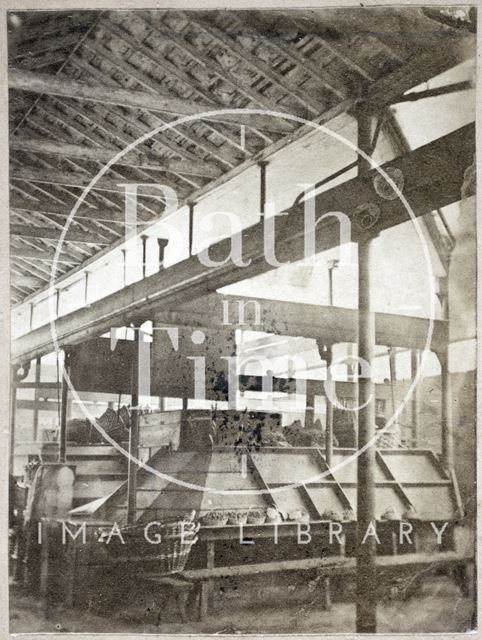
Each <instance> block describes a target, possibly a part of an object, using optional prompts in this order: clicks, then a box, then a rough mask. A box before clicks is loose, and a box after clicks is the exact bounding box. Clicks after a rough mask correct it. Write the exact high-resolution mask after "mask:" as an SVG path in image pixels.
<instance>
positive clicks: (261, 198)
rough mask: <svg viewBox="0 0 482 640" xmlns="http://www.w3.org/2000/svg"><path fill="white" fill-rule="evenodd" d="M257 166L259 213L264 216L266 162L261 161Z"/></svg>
mask: <svg viewBox="0 0 482 640" xmlns="http://www.w3.org/2000/svg"><path fill="white" fill-rule="evenodd" d="M258 164H259V169H260V175H259V211H260V213H261V215H262V216H264V213H265V209H266V167H267V165H268V163H267V162H266V160H262V161H261V162H259V163H258Z"/></svg>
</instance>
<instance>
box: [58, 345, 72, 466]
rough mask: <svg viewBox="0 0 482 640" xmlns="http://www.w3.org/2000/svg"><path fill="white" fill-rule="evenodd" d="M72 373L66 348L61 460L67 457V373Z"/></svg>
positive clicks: (62, 400)
mask: <svg viewBox="0 0 482 640" xmlns="http://www.w3.org/2000/svg"><path fill="white" fill-rule="evenodd" d="M69 374H70V352H69V351H68V350H67V349H65V350H64V367H63V375H62V399H61V405H60V438H59V462H65V461H66V458H67V402H68V397H69V386H68V384H67V379H66V375H69Z"/></svg>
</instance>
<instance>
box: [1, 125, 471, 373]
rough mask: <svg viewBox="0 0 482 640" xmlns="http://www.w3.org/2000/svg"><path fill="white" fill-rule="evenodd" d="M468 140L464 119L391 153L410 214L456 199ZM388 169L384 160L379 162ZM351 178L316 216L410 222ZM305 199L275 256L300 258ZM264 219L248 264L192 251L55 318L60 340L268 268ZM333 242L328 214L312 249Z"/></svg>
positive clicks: (16, 344)
mask: <svg viewBox="0 0 482 640" xmlns="http://www.w3.org/2000/svg"><path fill="white" fill-rule="evenodd" d="M473 146H474V125H473V124H472V125H468V126H466V127H462V128H461V129H459V130H457V131H454V132H453V133H450V134H448V135H447V136H444V137H443V138H440V139H438V140H435V141H434V142H431V143H430V144H428V145H425V146H424V147H420V148H419V149H417V150H415V151H413V152H411V153H409V154H407V155H405V156H401V157H400V158H397V159H395V160H393V161H391V162H390V163H388V165H389V166H390V167H394V168H395V167H396V168H400V170H402V172H403V173H404V175H405V185H406V186H405V196H406V198H408V200H409V201H410V203H411V206H412V208H413V210H414V213H415V215H416V216H420V215H423V214H425V213H426V212H427V211H431V210H433V209H434V208H437V207H439V206H446V205H448V204H450V203H452V202H454V201H456V200H458V199H459V198H460V189H461V185H462V182H463V175H464V171H465V169H466V164H467V158H470V157H471V155H472V149H473ZM385 167H386V165H385ZM373 173H374V171H372V172H371V173H370V176H369V177H368V178H363V179H361V178H353V179H352V180H349V181H347V182H345V183H343V184H342V185H339V186H336V187H333V188H332V189H330V190H328V191H324V192H323V193H320V194H319V195H317V196H315V208H316V213H317V216H318V217H319V216H321V215H323V214H325V213H328V212H330V211H345V212H346V214H347V215H348V217H349V218H350V219H353V217H354V215H353V211H354V210H355V209H356V206H357V205H358V203H360V202H367V201H368V202H373V203H375V204H377V205H378V206H379V207H380V212H381V215H380V218H379V219H378V221H377V222H376V223H375V224H374V226H373V227H372V228H371V229H370V230H369V232H370V233H371V234H373V235H378V234H379V233H380V232H382V231H383V230H384V229H388V228H390V227H393V226H395V225H397V224H401V223H403V222H406V221H408V220H410V217H409V215H408V213H407V211H406V210H405V208H404V206H403V205H402V204H401V203H400V202H399V201H397V200H382V199H381V198H379V197H378V196H377V195H376V193H375V192H374V189H373V187H372V183H371V178H372V177H373ZM303 209H304V207H303V204H299V205H296V206H294V207H293V208H292V209H290V212H289V215H285V216H281V217H280V218H279V219H278V220H277V227H276V253H277V258H278V260H280V261H283V262H286V261H288V260H291V261H293V260H299V259H300V258H302V257H303V254H304V249H305V247H304V232H305V229H304V215H303ZM263 229H264V225H263V221H260V222H258V223H257V224H254V225H253V226H251V227H249V228H248V229H245V230H244V231H243V232H242V233H241V236H242V245H243V258H244V259H245V260H246V259H251V263H250V264H249V266H247V267H238V266H236V265H234V264H232V263H227V264H223V265H222V266H220V267H218V268H213V267H207V266H205V265H203V264H202V263H201V262H200V260H199V257H198V256H197V255H195V256H191V257H189V258H187V259H186V260H184V261H182V262H179V263H177V264H175V265H173V266H172V267H170V268H168V269H163V270H162V272H159V273H156V274H153V275H151V276H149V277H147V278H145V279H144V280H141V281H139V282H136V283H133V284H131V285H129V286H127V287H124V289H122V290H120V291H117V292H115V293H113V294H111V295H109V296H106V297H105V298H102V299H101V300H98V301H97V302H94V303H93V304H91V305H90V306H89V307H88V308H81V309H78V310H77V311H75V312H72V313H70V314H66V315H65V316H62V317H61V318H59V319H58V320H57V321H56V331H57V335H58V339H59V341H60V344H74V343H76V342H81V341H83V340H85V338H86V336H88V335H89V336H94V335H101V334H102V333H104V332H105V331H107V330H109V329H110V328H111V327H113V326H125V325H126V324H128V323H129V322H130V321H131V320H134V319H136V320H142V319H151V318H152V313H153V311H154V310H159V309H160V308H161V305H162V306H164V307H167V306H171V307H172V306H173V305H181V304H183V303H185V302H187V301H189V300H194V299H195V298H198V297H202V296H205V295H207V294H209V293H213V292H214V291H216V290H217V289H219V288H220V287H223V286H226V285H228V284H231V283H233V282H237V281H239V280H244V279H246V278H250V277H253V276H255V275H257V274H260V273H264V272H267V271H270V270H272V269H273V268H274V267H273V265H271V264H270V263H269V262H267V261H266V259H265V255H264V238H263ZM352 230H353V237H352V240H354V241H356V239H357V233H358V232H357V227H356V225H355V224H353V226H352ZM231 244H232V239H231V238H226V239H223V240H221V241H219V242H217V243H215V244H214V245H212V247H211V249H210V256H211V259H213V260H224V259H225V257H226V256H227V255H228V254H229V252H230V250H231ZM338 244H339V223H338V221H337V220H335V219H333V218H332V217H329V218H326V219H325V220H323V221H322V222H321V223H320V224H318V226H317V228H316V250H317V252H321V251H324V250H327V249H329V248H331V247H334V246H338ZM50 350H52V336H51V331H50V327H49V326H43V327H39V328H38V329H35V330H34V331H32V332H30V333H28V334H26V335H23V336H20V337H19V338H17V339H15V340H14V341H13V343H12V353H11V358H12V362H13V363H15V362H18V361H22V359H23V360H25V359H26V358H32V357H35V356H36V355H38V354H39V353H45V352H48V351H50Z"/></svg>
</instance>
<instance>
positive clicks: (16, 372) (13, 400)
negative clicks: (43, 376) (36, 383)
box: [9, 361, 30, 474]
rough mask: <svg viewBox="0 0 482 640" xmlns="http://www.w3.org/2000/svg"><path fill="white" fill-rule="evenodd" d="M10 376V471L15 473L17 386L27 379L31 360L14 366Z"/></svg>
mask: <svg viewBox="0 0 482 640" xmlns="http://www.w3.org/2000/svg"><path fill="white" fill-rule="evenodd" d="M11 371H12V375H11V378H10V451H9V471H10V473H11V474H13V470H14V469H13V468H14V460H15V424H16V415H15V414H16V409H17V386H18V384H19V382H21V381H22V380H25V378H26V377H27V376H28V373H29V371H30V361H29V362H27V363H26V364H24V365H22V366H14V367H12V369H11Z"/></svg>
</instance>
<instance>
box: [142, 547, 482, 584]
mask: <svg viewBox="0 0 482 640" xmlns="http://www.w3.org/2000/svg"><path fill="white" fill-rule="evenodd" d="M472 560H473V558H471V557H470V556H466V555H462V554H459V553H457V552H455V551H443V552H440V553H436V554H426V553H411V554H403V555H397V556H379V557H378V558H377V567H378V568H393V569H395V568H399V567H403V568H404V569H408V568H412V567H413V568H417V569H422V568H424V567H427V568H429V567H430V568H434V569H436V568H437V567H439V566H444V565H448V564H452V563H459V562H470V561H472ZM309 569H319V570H321V571H322V572H323V573H332V574H337V573H340V572H345V571H349V572H352V571H354V570H355V558H344V557H334V558H305V559H302V560H279V561H274V562H264V563H258V564H244V565H232V566H229V567H215V568H213V569H191V570H187V571H183V572H182V574H181V575H182V576H183V577H184V578H187V579H188V580H193V581H203V580H208V579H213V578H223V577H235V576H246V575H252V574H266V573H273V572H280V571H306V570H309ZM145 575H146V577H149V579H155V574H150V573H148V574H145Z"/></svg>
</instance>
